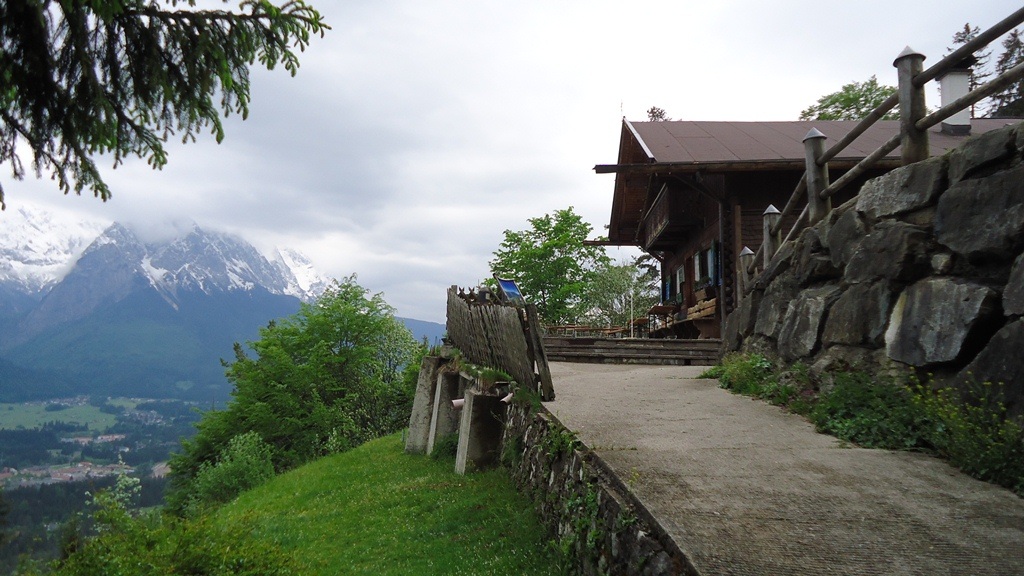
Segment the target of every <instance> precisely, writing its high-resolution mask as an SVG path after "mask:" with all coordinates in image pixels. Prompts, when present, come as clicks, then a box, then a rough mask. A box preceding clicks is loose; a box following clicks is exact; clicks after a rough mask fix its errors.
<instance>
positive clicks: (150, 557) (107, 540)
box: [18, 475, 295, 576]
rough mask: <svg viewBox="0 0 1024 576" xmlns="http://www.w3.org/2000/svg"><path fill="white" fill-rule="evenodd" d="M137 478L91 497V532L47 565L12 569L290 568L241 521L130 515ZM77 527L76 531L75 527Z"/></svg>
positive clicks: (157, 573) (250, 572)
mask: <svg viewBox="0 0 1024 576" xmlns="http://www.w3.org/2000/svg"><path fill="white" fill-rule="evenodd" d="M138 487H139V484H138V480H136V479H134V478H131V477H128V476H124V475H122V476H120V477H119V478H118V481H117V483H116V484H115V486H114V487H113V488H111V489H110V490H105V491H102V492H100V493H98V494H96V495H95V496H94V497H93V498H92V506H93V507H94V510H93V513H92V516H91V522H90V523H89V524H90V525H91V534H89V535H87V537H82V535H81V534H77V533H76V534H75V536H74V538H73V540H74V543H75V545H74V546H71V547H66V548H65V554H64V557H63V558H61V559H60V560H57V561H54V562H53V563H52V564H51V565H50V567H49V568H50V569H49V570H42V569H40V567H39V566H38V565H33V564H26V565H25V566H23V567H20V568H19V571H18V574H20V575H22V576H29V575H34V574H39V573H47V574H52V575H54V576H94V575H96V574H103V575H104V576H150V575H151V576H163V575H165V574H195V575H200V574H201V575H204V576H227V575H229V574H230V575H245V576H261V575H268V576H277V575H284V574H293V573H295V572H294V570H293V569H292V560H291V558H290V557H288V556H287V555H285V554H284V553H282V552H281V551H280V550H279V549H278V547H277V546H276V545H274V543H272V542H269V541H263V540H260V539H257V538H254V537H253V536H252V534H251V533H250V532H249V528H248V527H247V526H246V525H245V524H244V523H241V522H239V523H235V524H232V525H229V526H224V525H216V526H215V525H213V524H211V523H210V522H208V521H207V520H200V521H189V520H179V519H173V518H171V517H168V516H162V515H160V514H156V513H150V514H145V515H141V516H140V515H136V514H132V513H131V511H130V508H129V506H130V503H131V501H132V500H133V498H134V497H135V496H136V495H137V494H138ZM76 532H77V531H76Z"/></svg>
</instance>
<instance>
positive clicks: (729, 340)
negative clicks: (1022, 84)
mask: <svg viewBox="0 0 1024 576" xmlns="http://www.w3.org/2000/svg"><path fill="white" fill-rule="evenodd" d="M1022 126H1024V125H1020V124H1018V125H1013V126H1007V127H1006V128H1004V129H1002V130H998V131H994V132H990V133H987V134H984V135H982V136H980V137H977V138H973V139H971V140H968V141H967V142H966V143H965V144H964V145H963V146H961V147H960V148H958V149H956V150H953V151H951V152H949V153H947V154H946V155H944V156H942V157H937V158H932V159H930V160H927V161H924V162H919V163H917V164H913V165H910V166H905V167H902V168H898V169H896V170H893V171H892V172H890V173H888V174H886V175H884V176H881V177H879V178H876V179H873V180H871V181H869V182H867V183H866V184H865V185H864V187H863V188H862V189H861V192H860V194H859V195H858V197H857V198H855V199H853V200H851V201H850V202H847V203H846V204H844V205H842V206H840V207H838V208H836V209H835V210H833V211H832V213H831V214H830V215H829V216H828V217H827V218H825V219H824V220H823V221H821V222H819V223H818V224H817V225H815V226H813V227H810V228H807V229H806V230H804V231H803V232H802V233H801V234H800V235H799V237H798V238H797V239H796V241H795V242H791V243H787V244H786V245H784V246H783V247H782V248H781V249H780V250H779V252H778V254H776V256H775V257H774V258H773V259H772V261H771V264H770V265H769V266H768V267H767V269H766V270H765V271H764V273H763V274H762V275H761V277H760V278H759V279H757V280H756V281H755V284H754V290H753V291H752V293H751V294H749V295H748V296H747V297H746V298H744V299H743V301H742V302H741V303H740V305H739V306H738V307H737V309H736V310H735V311H734V312H733V313H732V314H731V315H730V316H729V318H728V320H727V322H726V331H725V335H724V342H723V347H724V348H725V349H726V350H740V349H742V350H746V351H758V352H767V353H770V354H772V355H775V356H778V357H781V358H782V359H783V360H785V361H788V362H794V361H802V362H805V363H807V364H809V365H811V369H812V373H823V372H824V371H826V370H830V369H851V368H852V369H863V370H870V371H878V370H889V369H891V368H893V367H896V368H899V369H911V370H915V371H918V372H919V373H928V374H934V375H935V376H936V377H937V378H938V379H939V380H944V381H948V382H951V383H954V384H961V385H962V384H965V383H967V382H968V381H971V380H973V381H975V382H984V381H989V382H1003V383H1005V385H1006V386H1005V393H1006V395H1007V398H1006V400H1007V404H1008V406H1009V408H1010V410H1011V412H1012V413H1014V414H1022V413H1024V361H1022V359H1021V358H1020V353H1021V351H1022V350H1024V318H1022V316H1024V254H1022V252H1024V162H1022V159H1024V128H1022Z"/></svg>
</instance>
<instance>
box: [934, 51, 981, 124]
mask: <svg viewBox="0 0 1024 576" xmlns="http://www.w3.org/2000/svg"><path fill="white" fill-rule="evenodd" d="M975 62H977V58H975V57H974V56H968V57H967V58H964V59H963V60H961V61H960V63H959V64H956V65H955V66H953V67H952V68H950V69H949V70H948V71H946V73H945V74H943V75H942V76H939V78H938V80H939V95H940V97H941V98H942V106H943V107H945V106H946V105H948V104H951V103H953V102H954V101H956V100H958V99H960V98H963V97H964V96H966V95H967V93H968V92H970V90H971V66H973V65H974V63H975ZM942 133H943V134H950V135H953V136H967V135H969V134H970V133H971V107H970V106H968V107H967V108H964V109H963V110H961V111H959V112H957V113H956V114H953V115H952V116H950V117H949V118H946V119H945V120H943V121H942Z"/></svg>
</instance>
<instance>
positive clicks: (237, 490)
mask: <svg viewBox="0 0 1024 576" xmlns="http://www.w3.org/2000/svg"><path fill="white" fill-rule="evenodd" d="M273 477H274V464H273V462H272V461H271V448H270V446H269V445H268V444H267V443H266V442H264V441H263V439H262V438H260V435H259V434H257V433H256V432H246V433H244V434H239V435H238V436H235V437H234V438H232V439H231V441H230V442H228V447H227V448H225V449H224V451H223V452H222V453H221V455H220V458H219V459H218V460H217V462H216V463H214V464H210V463H207V462H204V463H203V464H202V465H201V466H200V467H199V472H198V473H197V474H196V477H195V479H194V480H193V482H192V490H191V492H190V493H189V503H188V512H189V515H196V514H197V513H199V512H201V511H202V510H204V509H206V508H209V507H213V506H217V505H220V504H224V503H226V502H230V501H231V500H234V499H235V497H236V496H238V495H239V494H241V493H242V492H245V491H246V490H249V489H252V488H255V487H256V486H259V485H260V484H263V483H264V482H266V481H267V480H270V479H271V478H273Z"/></svg>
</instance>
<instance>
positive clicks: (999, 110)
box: [990, 30, 1024, 117]
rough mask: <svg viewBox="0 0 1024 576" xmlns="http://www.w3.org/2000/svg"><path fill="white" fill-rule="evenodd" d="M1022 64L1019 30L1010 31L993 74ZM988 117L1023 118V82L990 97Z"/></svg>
mask: <svg viewBox="0 0 1024 576" xmlns="http://www.w3.org/2000/svg"><path fill="white" fill-rule="evenodd" d="M1021 62H1024V40H1022V39H1021V31H1020V30H1012V31H1010V33H1009V34H1007V36H1006V38H1004V39H1003V52H1002V54H1000V55H999V58H998V59H997V60H996V69H995V73H996V74H997V75H998V74H1002V73H1004V72H1006V71H1008V70H1009V69H1010V68H1013V67H1014V66H1016V65H1017V64H1020V63H1021ZM990 115H991V116H995V117H1017V116H1024V80H1018V81H1017V82H1014V83H1013V84H1010V86H1008V87H1007V88H1006V89H1005V90H1003V91H1002V92H999V93H997V94H993V95H992V108H991V110H990Z"/></svg>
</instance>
